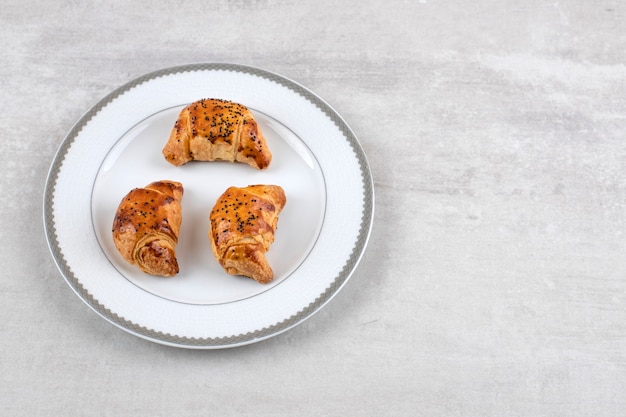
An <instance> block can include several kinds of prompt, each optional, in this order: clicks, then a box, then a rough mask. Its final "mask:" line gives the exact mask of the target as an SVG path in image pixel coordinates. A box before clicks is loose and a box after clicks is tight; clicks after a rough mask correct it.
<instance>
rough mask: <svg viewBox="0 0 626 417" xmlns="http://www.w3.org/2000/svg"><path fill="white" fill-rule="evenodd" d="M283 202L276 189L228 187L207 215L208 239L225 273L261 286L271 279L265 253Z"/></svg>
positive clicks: (272, 274)
mask: <svg viewBox="0 0 626 417" xmlns="http://www.w3.org/2000/svg"><path fill="white" fill-rule="evenodd" d="M286 202H287V199H286V197H285V192H284V191H283V189H282V188H281V187H279V186H277V185H251V186H248V187H245V188H237V187H230V188H228V189H227V190H226V191H225V192H224V194H222V196H221V197H220V198H219V199H218V200H217V202H216V203H215V206H214V207H213V210H212V211H211V215H210V222H209V239H210V240H211V248H212V249H213V254H214V255H215V258H216V259H217V261H218V262H219V263H220V265H222V267H223V268H224V269H225V270H226V272H228V273H229V274H231V275H245V276H247V277H250V278H252V279H254V280H256V281H258V282H260V283H262V284H265V283H268V282H270V281H271V280H272V279H274V272H273V271H272V268H271V267H270V265H269V263H268V262H267V259H266V258H265V252H267V251H268V250H269V248H270V245H271V244H272V242H274V233H275V231H276V226H277V224H278V215H279V213H280V211H281V210H282V209H283V207H284V206H285V203H286Z"/></svg>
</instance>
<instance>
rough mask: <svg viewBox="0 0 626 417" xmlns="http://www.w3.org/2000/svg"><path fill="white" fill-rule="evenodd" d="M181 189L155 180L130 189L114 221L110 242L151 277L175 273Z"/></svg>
mask: <svg viewBox="0 0 626 417" xmlns="http://www.w3.org/2000/svg"><path fill="white" fill-rule="evenodd" d="M182 197H183V186H182V184H180V183H179V182H175V181H157V182H153V183H151V184H148V185H146V186H145V187H144V188H135V189H133V190H131V191H130V192H129V193H128V194H127V195H126V196H125V197H124V198H123V199H122V201H121V202H120V204H119V207H118V208H117V212H116V214H115V219H114V220H113V230H112V233H113V241H114V242H115V247H116V248H117V250H118V251H119V253H120V255H122V257H123V258H124V259H125V260H126V261H128V262H129V263H130V264H131V265H134V264H136V265H137V266H138V267H139V269H141V270H142V271H143V272H145V273H147V274H150V275H160V276H165V277H170V276H173V275H176V274H177V273H178V261H177V260H176V251H175V248H176V245H177V243H178V233H179V231H180V225H181V223H182V208H181V204H180V203H181V199H182Z"/></svg>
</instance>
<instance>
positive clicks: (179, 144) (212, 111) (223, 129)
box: [163, 99, 272, 169]
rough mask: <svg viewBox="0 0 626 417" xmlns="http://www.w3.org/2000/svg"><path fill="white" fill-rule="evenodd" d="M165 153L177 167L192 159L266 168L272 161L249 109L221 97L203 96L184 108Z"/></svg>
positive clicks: (169, 160) (166, 157)
mask: <svg viewBox="0 0 626 417" xmlns="http://www.w3.org/2000/svg"><path fill="white" fill-rule="evenodd" d="M163 156H164V157H165V159H166V160H167V161H168V162H170V163H172V164H174V165H176V166H180V165H183V164H186V163H187V162H189V161H193V160H195V161H217V160H222V161H229V162H235V161H237V162H244V163H246V164H248V165H250V166H251V167H253V168H257V169H264V168H267V167H268V166H269V164H270V162H271V161H272V153H271V152H270V150H269V148H268V147H267V143H266V141H265V137H264V136H263V133H262V132H261V129H260V128H259V126H258V125H257V122H256V120H255V119H254V117H253V116H252V113H251V112H250V110H248V108H247V107H246V106H244V105H242V104H238V103H233V102H231V101H227V100H221V99H202V100H198V101H195V102H193V103H191V104H190V105H188V106H187V107H185V108H184V109H183V110H182V111H181V112H180V114H179V116H178V119H177V120H176V123H175V124H174V127H173V129H172V131H171V133H170V136H169V139H168V141H167V143H166V144H165V147H164V148H163Z"/></svg>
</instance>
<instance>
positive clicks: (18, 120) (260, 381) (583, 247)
mask: <svg viewBox="0 0 626 417" xmlns="http://www.w3.org/2000/svg"><path fill="white" fill-rule="evenodd" d="M625 21H626V5H625V4H624V3H623V2H621V1H617V0H599V1H593V2H590V1H587V2H585V1H574V0H572V1H553V2H542V1H536V0H531V1H526V2H518V1H512V0H506V1H499V2H497V1H488V0H477V1H474V2H464V1H459V0H449V1H444V0H420V1H417V0H415V1H398V0H388V1H384V2H382V1H380V2H379V1H365V2H362V1H345V2H344V1H342V2H336V1H330V0H317V1H315V2H313V1H311V2H295V1H286V0H275V1H271V0H254V1H249V2H246V1H242V0H236V1H222V0H220V1H210V2H206V1H186V2H167V1H164V0H157V1H154V2H151V3H150V6H147V5H141V4H140V3H139V2H127V1H119V0H113V1H109V2H102V3H98V4H91V2H77V1H72V0H64V1H57V2H54V1H50V2H34V1H32V0H25V1H19V2H18V1H15V0H4V1H3V2H2V13H0V45H1V47H2V59H1V60H0V91H1V92H2V100H1V101H0V126H2V139H3V140H2V141H1V142H0V170H1V171H0V184H1V186H2V191H3V193H4V195H5V196H6V197H7V198H5V199H4V204H3V208H2V216H1V217H0V230H2V237H3V238H2V240H0V250H1V253H2V260H1V262H2V271H3V273H2V279H1V280H0V317H1V318H2V319H1V320H0V350H1V352H2V355H0V368H1V370H2V372H1V377H0V398H2V400H1V401H0V414H2V415H7V416H9V415H10V416H34V415H41V416H43V415H45V416H48V415H49V416H58V415H68V416H71V415H80V416H122V415H133V416H139V415H142V416H143V415H145V416H161V415H162V416H165V415H186V416H193V415H207V414H216V415H222V416H230V415H233V416H234V415H237V416H245V415H250V416H252V415H254V416H293V415H327V416H335V415H336V416H340V415H341V416H343V415H353V416H381V415H445V416H562V415H563V416H564V415H567V416H583V415H602V416H622V415H624V414H626V395H624V393H626V273H625V271H626V257H625V256H624V253H625V250H626V245H625V243H624V240H625V237H626V236H625V232H626V230H625V228H626V215H625V208H626V204H625V202H626V140H625V138H626V63H625V55H624V51H625V50H626V29H625V28H626V26H624V22H625ZM196 62H232V63H239V64H246V65H252V66H257V67H260V68H264V69H267V70H270V71H273V72H276V73H279V74H282V75H284V76H286V77H288V78H291V79H293V80H295V81H297V82H299V83H301V84H303V85H305V86H307V87H308V88H310V89H311V90H313V91H314V92H316V93H317V94H318V95H320V96H321V97H323V98H324V99H325V100H326V101H327V102H328V103H329V104H331V105H332V106H333V107H334V108H335V109H336V110H337V111H338V112H339V113H340V114H341V115H342V116H343V117H344V118H345V120H346V121H347V122H348V124H349V125H350V126H351V127H352V129H353V130H354V132H355V133H356V135H357V136H358V138H359V140H360V141H361V144H362V146H363V148H364V149H365V152H366V153H367V155H368V158H369V163H370V166H371V170H372V174H373V177H374V181H375V191H376V214H375V222H374V227H373V230H372V234H371V238H370V242H369V246H368V248H367V251H366V253H365V255H364V257H363V259H362V262H361V264H360V266H359V268H358V269H357V271H356V272H355V274H354V275H353V277H352V278H351V280H350V281H349V282H348V284H347V285H346V286H345V288H344V289H343V290H342V291H341V292H340V293H339V294H338V295H337V296H336V297H335V298H334V299H333V300H332V301H331V302H330V303H329V304H328V305H327V306H326V307H325V308H324V309H323V310H322V311H320V312H319V313H318V314H316V315H315V316H314V317H312V318H311V319H309V320H308V321H306V322H305V323H303V324H302V325H300V326H298V327H296V328H294V329H293V330H291V331H289V332H287V333H284V334H282V335H279V336H277V337H275V338H272V339H270V340H267V341H264V342H261V343H258V344H254V345H250V346H246V347H242V348H236V349H227V350H218V351H191V350H184V349H176V348H169V347H164V346H161V345H157V344H153V343H150V342H147V341H144V340H141V339H138V338H136V337H134V336H132V335H129V334H127V333H126V332H123V331H121V330H119V329H117V328H116V327H114V326H112V325H111V324H109V323H107V322H105V321H104V320H102V319H101V318H99V317H98V316H97V315H96V314H94V313H93V312H92V311H91V310H89V309H88V308H87V307H86V306H85V305H84V304H83V303H82V302H81V301H80V300H79V298H78V297H76V296H75V294H74V293H73V292H72V291H71V289H70V288H69V286H68V285H67V284H66V283H65V281H64V280H63V278H62V277H61V275H60V274H59V272H58V271H57V269H56V267H55V265H54V262H53V260H52V258H51V256H50V254H49V250H48V246H47V243H46V239H45V236H44V229H43V222H42V199H43V197H42V195H43V189H44V185H45V181H46V176H47V172H48V168H49V166H50V162H51V161H52V159H53V157H54V154H55V151H56V149H57V147H58V146H59V144H60V143H61V141H62V140H63V138H64V135H65V134H66V133H67V132H68V131H69V129H70V128H71V127H72V125H73V123H74V122H75V121H76V120H78V119H79V118H80V117H81V115H82V114H83V113H84V112H85V111H86V110H87V109H88V108H89V107H90V106H91V105H93V104H94V103H96V102H97V101H98V100H99V99H100V98H102V97H103V96H104V95H106V94H107V93H109V92H110V91H111V90H113V89H114V88H116V87H118V86H120V85H122V84H124V83H125V82H127V81H129V80H130V79H133V78H135V77H137V76H140V75H142V74H144V73H147V72H150V71H153V70H155V69H159V68H164V67H169V66H173V65H180V64H187V63H196Z"/></svg>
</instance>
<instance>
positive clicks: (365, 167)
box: [43, 63, 375, 349]
mask: <svg viewBox="0 0 626 417" xmlns="http://www.w3.org/2000/svg"><path fill="white" fill-rule="evenodd" d="M194 71H205V72H213V71H229V72H235V73H244V74H247V75H254V76H258V77H260V78H264V79H266V80H270V81H272V82H275V83H277V84H279V85H281V86H283V87H286V88H288V89H289V90H290V91H292V92H293V93H295V94H298V95H300V96H302V97H304V98H305V99H306V100H308V101H309V102H311V103H312V104H313V105H314V106H315V107H316V108H318V109H319V110H320V111H322V113H323V114H325V115H326V116H327V117H329V119H330V120H331V121H332V122H333V123H334V124H335V126H336V127H337V128H338V129H339V131H340V132H341V133H342V134H343V136H344V137H345V139H346V140H347V142H348V144H349V145H350V148H351V149H352V150H353V152H354V153H355V155H356V159H357V162H358V166H359V169H360V174H361V179H362V181H363V193H364V195H363V199H364V201H363V207H362V212H361V221H360V225H359V231H358V235H357V236H356V239H355V242H354V244H353V247H352V251H351V252H350V255H349V256H348V259H346V261H345V263H344V266H343V268H342V269H341V271H340V272H339V273H338V274H337V276H336V277H335V278H334V279H333V280H332V282H331V284H330V285H329V286H328V287H327V288H326V289H325V290H324V291H323V292H322V293H321V294H319V295H318V296H317V297H316V298H315V299H314V300H313V301H311V302H310V303H309V304H308V305H307V306H306V307H304V308H302V309H301V310H300V311H298V312H297V313H296V314H293V315H291V316H289V317H287V318H284V319H283V320H282V321H281V322H278V323H275V324H273V325H271V326H268V327H264V328H262V329H256V330H254V331H250V332H247V333H242V334H238V335H231V336H228V337H206V338H205V337H202V338H196V337H188V336H179V335H172V334H170V333H163V332H161V331H155V330H153V329H149V328H147V327H145V326H142V325H141V324H137V323H134V322H132V321H131V320H128V319H126V318H124V317H121V316H119V315H118V314H116V313H115V312H113V311H111V310H110V309H108V308H107V307H106V306H105V305H103V304H102V303H100V302H99V301H98V300H97V299H96V298H95V297H94V296H93V295H92V294H91V293H90V292H89V291H88V289H87V288H85V287H84V286H83V285H82V283H81V282H80V281H79V279H78V277H76V276H75V275H74V273H73V272H72V270H71V267H70V265H69V264H68V263H67V261H66V260H65V257H64V255H63V251H62V250H61V247H60V243H59V241H58V238H57V235H56V230H55V224H54V216H53V207H52V206H53V202H54V190H55V188H56V184H57V181H58V176H59V173H60V172H61V167H62V165H63V160H64V159H65V156H66V154H67V152H68V151H69V149H70V147H71V145H72V143H74V141H75V140H76V139H77V137H78V136H79V134H80V132H81V130H82V129H83V127H85V126H86V125H88V124H89V122H90V121H91V119H92V118H93V117H94V116H96V115H97V114H98V113H99V112H100V111H101V110H102V109H103V108H104V107H106V106H107V105H108V104H110V103H111V102H113V101H114V100H115V99H116V98H118V97H120V96H122V95H123V94H125V93H126V92H128V91H130V90H132V89H133V88H135V87H137V86H139V85H141V84H144V83H146V82H149V81H151V80H154V79H157V78H160V77H164V76H168V75H174V74H180V73H186V72H194ZM374 206H375V204H374V181H373V178H372V174H371V170H370V167H369V163H368V161H367V157H366V155H365V152H364V150H363V148H362V147H361V144H360V143H359V141H358V139H357V137H356V135H355V134H354V132H353V131H352V129H351V128H350V127H349V126H348V124H347V123H346V121H345V120H344V119H343V118H342V117H341V116H340V115H339V113H338V112H337V111H335V110H334V109H333V108H332V107H331V106H330V105H329V104H328V103H327V102H326V101H324V100H323V99H322V98H321V97H319V96H318V95H316V94H315V93H313V92H312V91H311V90H309V89H308V88H306V87H304V86H303V85H302V84H300V83H298V82H296V81H293V80H291V79H289V78H287V77H285V76H282V75H279V74H277V73H275V72H271V71H268V70H265V69H261V68H258V67H253V66H249V65H241V64H232V63H195V64H183V65H177V66H172V67H166V68H161V69H158V70H155V71H151V72H148V73H146V74H144V75H141V76H139V77H136V78H134V79H131V80H130V81H128V82H126V83H124V84H122V85H121V86H119V87H117V88H115V89H114V90H112V91H111V92H110V93H108V94H107V95H105V96H104V97H103V98H101V99H100V100H98V101H97V102H96V104H94V105H93V106H92V107H91V108H89V109H88V110H87V112H85V113H84V114H83V115H82V116H81V117H80V118H79V119H78V121H77V122H76V123H75V124H74V125H73V126H72V128H71V129H70V130H69V132H68V133H67V134H66V135H65V137H64V139H63V140H62V142H61V143H60V145H59V146H58V148H57V151H56V152H55V154H54V157H53V159H52V162H51V164H50V168H49V171H48V175H47V177H46V183H45V188H44V193H43V223H44V232H45V235H46V241H47V244H48V248H49V250H50V254H51V255H52V258H53V260H54V262H55V264H56V266H57V269H58V270H59V272H60V273H61V275H62V276H63V278H64V280H65V281H66V283H67V284H68V285H69V286H70V288H71V289H72V290H73V291H74V293H76V295H77V296H78V297H79V298H80V299H81V300H82V301H83V302H84V303H85V304H87V306H89V307H90V309H91V310H93V311H94V312H96V313H97V314H98V315H99V316H100V317H102V318H103V319H105V320H106V321H108V322H110V323H112V324H113V325H115V326H117V327H118V328H120V329H122V330H124V331H126V332H129V333H131V334H133V335H135V336H137V337H140V338H142V339H146V340H149V341H152V342H155V343H158V344H164V345H169V346H174V347H182V348H193V349H218V348H229V347H235V346H242V345H246V344H251V343H255V342H258V341H261V340H265V339H268V338H270V337H273V336H276V335H278V334H281V333H283V332H285V331H287V330H289V329H291V328H293V327H295V326H296V325H298V324H300V323H302V322H304V321H305V320H307V319H308V318H310V317H312V316H313V315H314V314H315V313H316V312H318V311H319V310H321V308H322V307H323V306H325V305H326V304H327V303H328V302H329V301H330V300H331V299H332V298H333V297H334V296H335V295H336V294H337V293H338V292H339V290H340V289H341V288H342V287H343V286H344V285H345V284H346V282H347V281H348V280H349V278H350V277H351V276H352V274H353V272H354V271H355V269H356V267H357V266H358V264H359V262H360V260H361V258H362V257H363V254H364V252H365V249H366V247H367V243H368V241H369V237H370V234H371V229H372V224H373V219H374Z"/></svg>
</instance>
